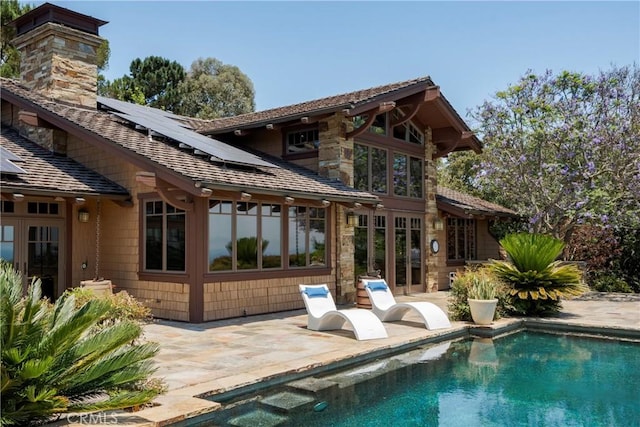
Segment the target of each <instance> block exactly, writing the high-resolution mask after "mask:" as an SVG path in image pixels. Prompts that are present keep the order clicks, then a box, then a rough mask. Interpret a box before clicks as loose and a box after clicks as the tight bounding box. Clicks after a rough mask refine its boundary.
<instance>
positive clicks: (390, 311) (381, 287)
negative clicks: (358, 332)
mask: <svg viewBox="0 0 640 427" xmlns="http://www.w3.org/2000/svg"><path fill="white" fill-rule="evenodd" d="M362 281H363V282H364V288H365V290H366V291H367V294H369V299H370V300H371V305H372V310H373V313H374V314H375V315H376V316H378V318H379V319H380V320H382V321H383V322H394V321H398V320H401V319H402V318H403V317H404V315H405V314H407V313H408V312H409V311H411V310H413V311H414V312H416V313H417V314H418V315H419V316H420V317H421V318H422V320H423V322H424V325H425V326H426V327H427V329H429V330H433V329H444V328H450V327H451V322H449V318H448V317H447V315H446V313H445V312H444V311H442V309H440V307H438V306H437V305H435V304H433V303H431V302H428V301H417V302H400V303H398V302H396V300H395V298H394V297H393V294H392V293H391V289H389V286H388V285H387V282H386V281H385V280H384V279H374V280H367V279H362Z"/></svg>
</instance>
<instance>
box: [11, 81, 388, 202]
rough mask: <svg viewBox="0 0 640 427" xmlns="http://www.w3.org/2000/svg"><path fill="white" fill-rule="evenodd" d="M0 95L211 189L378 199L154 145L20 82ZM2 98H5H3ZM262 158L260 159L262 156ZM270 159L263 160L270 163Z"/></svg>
mask: <svg viewBox="0 0 640 427" xmlns="http://www.w3.org/2000/svg"><path fill="white" fill-rule="evenodd" d="M0 81H1V82H2V93H3V94H5V93H6V92H9V93H11V94H12V95H13V96H15V97H18V98H21V99H22V100H23V101H25V102H27V103H28V104H30V105H31V106H33V107H37V108H41V109H44V110H46V112H48V113H52V114H53V116H54V118H55V119H56V121H58V120H62V121H66V122H67V123H71V124H73V125H74V126H75V127H79V128H81V129H82V130H86V131H88V132H90V134H91V135H92V136H93V137H95V138H98V139H101V140H102V141H104V142H105V143H113V144H116V145H117V146H119V147H120V148H123V149H125V150H126V151H127V152H128V154H129V155H131V156H134V157H135V156H137V157H138V158H139V159H145V160H146V161H150V162H153V163H154V164H155V165H157V166H161V167H164V168H166V169H167V170H169V171H172V172H174V173H176V174H179V175H181V176H183V177H185V178H187V179H189V180H191V181H193V182H194V184H195V183H196V182H198V183H204V184H206V185H207V186H212V187H215V186H216V184H217V185H220V186H221V187H225V188H227V187H237V188H248V189H249V188H250V189H254V190H255V191H256V192H260V190H263V191H265V192H269V193H273V192H275V193H277V194H288V193H291V194H297V195H299V196H301V195H306V196H308V197H309V198H327V199H330V200H352V199H353V200H355V201H360V202H369V203H374V202H376V201H377V200H378V197H377V196H374V195H372V194H370V193H367V192H364V191H359V190H355V189H353V188H351V187H349V186H347V185H344V184H343V183H341V182H339V181H335V180H329V179H326V178H322V177H320V176H319V175H317V174H316V173H315V172H313V171H311V170H308V169H305V168H301V167H298V166H295V165H293V164H291V163H288V162H285V161H282V160H279V159H276V158H269V161H270V162H274V163H277V166H279V167H271V168H270V167H266V166H265V167H263V166H260V167H255V168H242V167H232V166H231V165H223V164H217V163H213V162H211V161H209V160H208V157H202V156H197V155H194V154H193V152H192V151H190V150H186V149H181V148H179V147H178V144H177V143H175V144H174V143H170V142H163V141H159V140H150V139H149V138H148V136H147V135H146V134H145V133H142V132H140V131H137V130H135V129H134V128H133V126H129V125H128V124H127V123H125V122H124V121H123V120H122V119H119V118H117V117H114V116H113V115H111V114H109V113H107V112H105V111H97V110H92V109H85V108H78V107H72V106H68V105H64V104H61V103H56V102H53V101H51V100H49V99H48V98H45V97H43V96H41V95H39V94H37V93H35V92H33V91H31V90H29V89H27V88H26V87H24V86H22V85H20V84H19V83H18V82H16V81H13V80H9V79H4V78H3V79H1V80H0ZM3 98H4V95H3ZM261 155H262V154H261ZM266 157H267V156H265V158H266Z"/></svg>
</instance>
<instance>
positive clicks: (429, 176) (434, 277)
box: [424, 128, 446, 292]
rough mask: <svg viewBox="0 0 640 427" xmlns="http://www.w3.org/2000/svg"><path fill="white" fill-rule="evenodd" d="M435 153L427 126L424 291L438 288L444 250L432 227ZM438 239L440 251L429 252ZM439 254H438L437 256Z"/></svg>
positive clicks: (434, 290) (425, 143) (434, 217)
mask: <svg viewBox="0 0 640 427" xmlns="http://www.w3.org/2000/svg"><path fill="white" fill-rule="evenodd" d="M434 154H435V146H434V145H433V139H432V136H431V129H430V128H427V129H426V130H425V131H424V162H425V164H424V180H425V183H424V184H425V185H424V188H425V217H424V230H425V233H424V236H425V242H424V247H425V252H426V255H427V257H426V277H425V283H426V291H427V292H436V291H437V290H438V272H439V270H440V269H441V266H443V265H444V264H441V258H440V256H441V254H442V253H443V251H444V252H446V248H444V243H445V241H444V239H443V238H441V237H440V236H438V234H437V232H436V231H435V230H434V229H433V221H434V220H435V219H436V218H438V206H437V204H436V191H437V189H436V186H437V183H438V182H437V176H436V163H435V161H434V160H433V156H434ZM436 238H437V239H438V242H440V246H441V248H440V252H438V254H435V255H434V254H432V253H431V246H430V243H431V240H432V239H436ZM439 255H440V256H439Z"/></svg>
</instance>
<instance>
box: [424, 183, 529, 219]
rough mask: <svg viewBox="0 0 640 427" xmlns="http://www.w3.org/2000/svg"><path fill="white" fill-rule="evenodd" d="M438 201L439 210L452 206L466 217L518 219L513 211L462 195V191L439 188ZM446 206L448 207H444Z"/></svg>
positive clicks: (477, 198)
mask: <svg viewBox="0 0 640 427" xmlns="http://www.w3.org/2000/svg"><path fill="white" fill-rule="evenodd" d="M436 201H437V202H438V207H439V208H445V209H446V207H447V206H450V207H452V208H454V210H456V211H459V212H463V213H464V214H466V215H489V216H503V217H517V216H518V214H517V213H516V212H514V211H512V210H511V209H508V208H505V207H504V206H500V205H498V204H495V203H491V202H488V201H486V200H483V199H481V198H479V197H474V196H471V195H469V194H465V193H461V192H460V191H456V190H452V189H450V188H446V187H442V186H438V188H437V193H436ZM442 205H446V206H442Z"/></svg>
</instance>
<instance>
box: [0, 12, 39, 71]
mask: <svg viewBox="0 0 640 427" xmlns="http://www.w3.org/2000/svg"><path fill="white" fill-rule="evenodd" d="M31 9H33V6H32V5H30V4H23V5H21V4H20V3H18V0H2V1H1V2H0V21H1V22H0V24H1V27H0V76H2V77H9V78H15V77H18V76H19V75H20V52H18V50H17V49H16V48H15V47H14V46H13V44H12V43H11V42H12V40H13V39H14V37H15V36H16V32H15V28H14V27H12V26H10V25H8V24H9V22H11V21H13V20H14V19H16V18H18V17H20V16H22V15H24V14H25V13H27V12H28V11H30V10H31Z"/></svg>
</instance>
